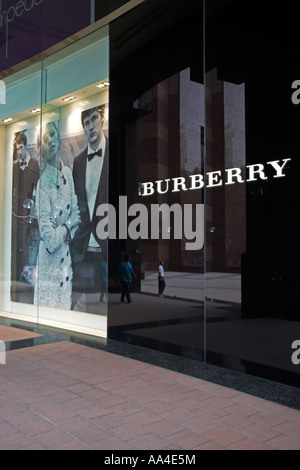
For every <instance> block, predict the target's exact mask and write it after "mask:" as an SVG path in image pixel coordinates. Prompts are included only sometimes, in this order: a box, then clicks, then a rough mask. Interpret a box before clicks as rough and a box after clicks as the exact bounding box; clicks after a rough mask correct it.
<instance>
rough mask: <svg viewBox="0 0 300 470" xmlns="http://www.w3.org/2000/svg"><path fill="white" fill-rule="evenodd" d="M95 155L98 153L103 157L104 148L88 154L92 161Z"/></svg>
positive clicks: (89, 159)
mask: <svg viewBox="0 0 300 470" xmlns="http://www.w3.org/2000/svg"><path fill="white" fill-rule="evenodd" d="M95 155H98V157H102V149H100V150H98V152H94V153H90V154H89V155H88V161H89V162H90V161H91V160H92V158H94V156H95Z"/></svg>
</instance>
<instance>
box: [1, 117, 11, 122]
mask: <svg viewBox="0 0 300 470" xmlns="http://www.w3.org/2000/svg"><path fill="white" fill-rule="evenodd" d="M12 120H13V118H11V117H9V118H6V119H3V122H10V121H12Z"/></svg>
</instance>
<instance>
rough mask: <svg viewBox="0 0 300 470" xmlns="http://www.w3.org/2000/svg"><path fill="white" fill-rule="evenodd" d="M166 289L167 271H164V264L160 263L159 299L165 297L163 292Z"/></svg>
mask: <svg viewBox="0 0 300 470" xmlns="http://www.w3.org/2000/svg"><path fill="white" fill-rule="evenodd" d="M165 288H166V281H165V270H164V262H163V261H160V262H159V266H158V294H159V297H163V296H164V295H163V292H164V290H165Z"/></svg>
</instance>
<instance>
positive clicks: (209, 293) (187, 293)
mask: <svg viewBox="0 0 300 470" xmlns="http://www.w3.org/2000/svg"><path fill="white" fill-rule="evenodd" d="M165 275H166V285H167V287H166V289H165V295H166V296H171V297H178V298H182V299H190V300H197V301H200V302H201V301H203V300H204V295H205V296H206V298H207V299H208V300H210V299H213V300H218V301H220V300H222V301H224V302H232V303H241V275H240V274H235V273H207V274H205V275H204V274H200V273H184V272H183V273H181V272H174V271H170V272H166V273H165ZM204 282H205V283H206V292H205V294H204V287H205V286H204ZM141 290H142V292H144V293H151V294H157V293H158V280H157V274H156V273H153V272H147V273H145V279H144V280H143V281H142V286H141Z"/></svg>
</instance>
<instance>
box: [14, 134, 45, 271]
mask: <svg viewBox="0 0 300 470" xmlns="http://www.w3.org/2000/svg"><path fill="white" fill-rule="evenodd" d="M14 146H15V152H16V154H17V160H16V161H15V162H14V165H13V201H12V213H13V225H12V280H20V278H21V276H22V273H23V272H24V270H25V269H26V268H28V267H29V266H30V268H31V269H33V268H35V265H36V258H37V246H38V228H37V222H36V219H34V218H32V217H31V213H30V209H32V207H33V204H34V197H35V191H36V185H37V182H38V179H39V175H40V168H39V164H38V162H37V160H35V159H33V158H31V157H30V155H29V153H28V150H27V136H26V134H25V132H20V133H18V134H17V135H16V138H15V142H14Z"/></svg>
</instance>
